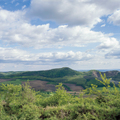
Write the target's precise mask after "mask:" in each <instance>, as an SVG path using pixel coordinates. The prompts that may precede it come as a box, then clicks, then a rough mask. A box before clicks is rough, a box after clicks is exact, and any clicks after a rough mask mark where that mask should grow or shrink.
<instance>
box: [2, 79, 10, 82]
mask: <svg viewBox="0 0 120 120" xmlns="http://www.w3.org/2000/svg"><path fill="white" fill-rule="evenodd" d="M10 80H12V79H0V82H6V81H10Z"/></svg>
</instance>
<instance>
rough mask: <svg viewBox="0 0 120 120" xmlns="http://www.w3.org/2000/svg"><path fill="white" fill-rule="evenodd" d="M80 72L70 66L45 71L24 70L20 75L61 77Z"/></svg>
mask: <svg viewBox="0 0 120 120" xmlns="http://www.w3.org/2000/svg"><path fill="white" fill-rule="evenodd" d="M78 74H79V72H78V71H75V70H72V69H70V68H68V67H63V68H57V69H51V70H45V71H29V72H24V73H21V74H18V75H21V76H43V77H49V78H61V77H64V76H73V75H78Z"/></svg>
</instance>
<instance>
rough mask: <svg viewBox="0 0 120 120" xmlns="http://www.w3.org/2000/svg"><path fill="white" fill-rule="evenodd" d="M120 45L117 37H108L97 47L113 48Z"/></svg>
mask: <svg viewBox="0 0 120 120" xmlns="http://www.w3.org/2000/svg"><path fill="white" fill-rule="evenodd" d="M119 46H120V43H119V41H117V40H116V39H115V38H111V39H107V40H105V41H104V42H102V43H101V44H100V45H99V46H97V48H99V49H111V48H112V49H113V48H117V47H119Z"/></svg>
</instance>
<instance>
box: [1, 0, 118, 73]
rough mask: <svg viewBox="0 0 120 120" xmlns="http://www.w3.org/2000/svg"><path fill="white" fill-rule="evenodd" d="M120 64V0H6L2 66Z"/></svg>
mask: <svg viewBox="0 0 120 120" xmlns="http://www.w3.org/2000/svg"><path fill="white" fill-rule="evenodd" d="M61 67H70V68H72V69H75V70H90V69H120V0H0V71H31V70H47V69H52V68H61Z"/></svg>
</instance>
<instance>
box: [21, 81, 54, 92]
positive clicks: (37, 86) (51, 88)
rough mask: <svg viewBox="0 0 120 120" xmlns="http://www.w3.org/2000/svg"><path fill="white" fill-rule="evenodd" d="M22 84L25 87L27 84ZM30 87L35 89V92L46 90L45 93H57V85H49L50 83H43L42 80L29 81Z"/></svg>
mask: <svg viewBox="0 0 120 120" xmlns="http://www.w3.org/2000/svg"><path fill="white" fill-rule="evenodd" d="M21 83H22V84H24V85H25V82H21ZM29 83H30V86H31V87H32V88H34V90H35V91H38V90H44V91H55V90H56V88H55V85H52V84H47V83H48V82H46V81H41V80H33V81H29Z"/></svg>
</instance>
